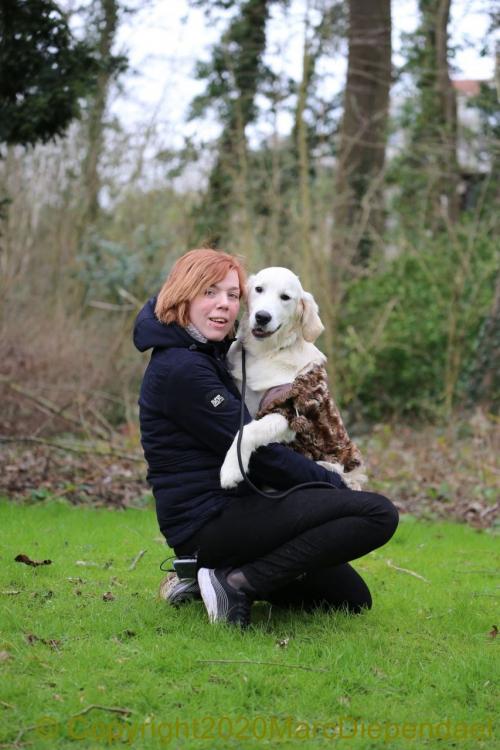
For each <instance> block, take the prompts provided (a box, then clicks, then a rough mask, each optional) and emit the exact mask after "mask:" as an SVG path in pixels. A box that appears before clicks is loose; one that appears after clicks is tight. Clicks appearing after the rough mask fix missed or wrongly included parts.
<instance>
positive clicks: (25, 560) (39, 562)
mask: <svg viewBox="0 0 500 750" xmlns="http://www.w3.org/2000/svg"><path fill="white" fill-rule="evenodd" d="M14 560H15V561H16V562H18V563H24V564H25V565H32V566H33V567H34V568H37V567H38V566H39V565H52V560H31V558H29V557H28V555H16V557H15V558H14Z"/></svg>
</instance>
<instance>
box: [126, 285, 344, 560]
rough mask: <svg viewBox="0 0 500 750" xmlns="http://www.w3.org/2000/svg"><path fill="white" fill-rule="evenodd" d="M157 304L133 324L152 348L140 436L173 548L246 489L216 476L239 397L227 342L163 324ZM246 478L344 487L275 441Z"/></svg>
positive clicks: (143, 344) (138, 338)
mask: <svg viewBox="0 0 500 750" xmlns="http://www.w3.org/2000/svg"><path fill="white" fill-rule="evenodd" d="M155 302H156V300H155V299H151V300H150V301H149V302H147V303H146V305H145V306H144V307H143V309H142V310H141V312H140V313H139V315H138V316H137V319H136V322H135V328H134V343H135V345H136V347H137V348H138V349H139V350H140V351H141V352H143V351H146V350H147V349H152V350H153V352H152V355H151V359H150V362H149V364H148V366H147V369H146V372H145V374H144V379H143V381H142V386H141V393H140V398H139V407H140V423H141V440H142V446H143V448H144V455H145V457H146V461H147V463H148V481H149V483H150V484H151V486H152V488H153V494H154V497H155V500H156V512H157V516H158V522H159V525H160V529H161V531H162V533H163V534H164V535H165V537H166V539H167V541H168V543H169V545H170V546H171V547H175V545H178V544H181V543H182V542H184V541H186V540H187V539H189V537H190V536H191V535H192V534H194V533H195V532H196V531H198V529H200V528H201V527H202V526H203V525H204V524H205V523H206V522H207V521H208V520H209V519H210V518H212V517H213V516H215V515H217V514H218V513H219V512H220V511H221V509H222V508H223V507H224V506H225V505H226V503H228V502H231V498H232V497H234V496H235V495H236V494H240V493H241V492H245V491H246V490H245V485H243V484H242V485H240V486H239V488H238V490H237V491H231V490H223V489H221V486H220V480H219V472H220V467H221V465H222V462H223V460H224V456H225V454H226V452H227V450H228V448H229V446H230V445H231V443H232V441H233V439H234V436H235V434H236V433H237V431H238V429H239V419H240V406H241V399H240V394H239V391H238V389H237V388H236V386H235V384H234V382H233V380H232V378H231V375H230V374H229V372H228V369H227V366H226V351H227V349H228V347H229V343H230V342H229V341H224V342H220V343H218V342H217V343H212V342H209V343H207V344H201V343H199V342H198V341H195V339H193V338H192V337H191V336H190V335H189V333H188V332H187V331H186V330H185V329H184V328H182V327H180V326H178V325H177V324H175V323H173V324H170V325H164V324H163V323H160V322H159V321H158V319H157V318H156V316H155V314H154V307H155ZM250 420H251V417H250V415H249V414H248V412H247V413H246V415H245V422H249V421H250ZM249 476H250V478H251V479H252V481H253V482H254V483H255V484H256V485H257V486H261V485H264V484H266V485H271V486H272V487H275V488H276V489H279V490H284V489H289V488H290V487H293V486H294V485H296V484H300V483H301V482H313V481H323V482H329V483H330V484H332V485H333V486H334V487H343V486H344V485H343V483H342V480H341V479H340V477H339V476H338V475H337V474H334V473H332V472H329V471H327V470H326V469H323V468H322V467H321V466H318V465H317V464H315V463H314V462H313V461H310V460H309V459H307V458H304V457H303V456H300V455H299V454H298V453H294V452H293V451H292V450H290V449H289V448H287V447H286V446H284V445H278V444H273V445H270V446H267V447H264V448H259V450H258V451H256V452H255V453H254V455H253V456H252V458H251V461H250V470H249ZM270 502H272V500H270Z"/></svg>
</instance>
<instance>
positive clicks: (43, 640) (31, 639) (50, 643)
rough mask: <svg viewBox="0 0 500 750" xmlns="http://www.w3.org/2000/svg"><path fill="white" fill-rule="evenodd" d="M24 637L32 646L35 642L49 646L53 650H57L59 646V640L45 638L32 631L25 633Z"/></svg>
mask: <svg viewBox="0 0 500 750" xmlns="http://www.w3.org/2000/svg"><path fill="white" fill-rule="evenodd" d="M25 638H26V640H27V642H28V643H29V645H30V646H33V645H34V644H35V643H43V645H44V646H50V648H52V649H54V651H59V646H60V645H61V641H58V640H57V639H56V638H49V639H48V640H47V639H46V638H40V636H38V635H35V634H34V633H27V634H26V636H25Z"/></svg>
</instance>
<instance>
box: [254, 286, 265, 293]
mask: <svg viewBox="0 0 500 750" xmlns="http://www.w3.org/2000/svg"><path fill="white" fill-rule="evenodd" d="M255 291H256V292H257V294H260V293H261V292H262V291H263V289H262V287H261V286H256V287H255Z"/></svg>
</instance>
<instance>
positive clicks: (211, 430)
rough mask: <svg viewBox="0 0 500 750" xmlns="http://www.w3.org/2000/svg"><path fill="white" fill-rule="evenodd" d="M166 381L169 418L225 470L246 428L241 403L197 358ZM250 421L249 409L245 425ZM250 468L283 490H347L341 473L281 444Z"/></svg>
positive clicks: (261, 452) (259, 479)
mask: <svg viewBox="0 0 500 750" xmlns="http://www.w3.org/2000/svg"><path fill="white" fill-rule="evenodd" d="M162 381H163V383H162V388H163V391H164V392H163V408H164V410H165V413H166V415H168V417H169V418H170V419H173V420H174V422H175V423H176V424H177V425H178V426H179V427H181V428H182V429H183V430H185V431H186V432H188V433H189V434H191V435H192V436H193V437H195V438H196V439H197V440H198V441H199V442H200V443H202V444H203V445H204V446H205V447H206V448H207V449H209V450H210V451H212V452H214V453H216V454H217V456H218V457H219V458H220V463H221V465H222V462H223V460H224V457H225V455H226V453H227V451H228V449H229V448H230V446H231V444H232V442H233V439H234V436H235V435H236V433H237V432H238V430H239V427H240V408H241V401H240V399H239V398H238V397H237V396H236V395H235V394H234V393H233V392H232V391H231V390H230V389H229V387H228V386H227V385H226V384H224V382H223V381H222V380H221V377H220V376H219V374H218V372H217V369H216V366H215V364H212V363H211V362H210V360H209V359H208V358H207V357H206V356H204V355H200V354H197V353H195V352H189V353H187V352H186V354H185V355H184V356H182V355H181V356H180V357H179V359H178V360H177V361H176V362H175V363H169V365H168V369H167V370H166V371H165V375H164V377H163V378H162ZM250 421H251V416H250V414H249V413H248V411H247V410H246V409H245V424H247V423H248V422H250ZM249 468H250V472H249V475H250V478H251V479H252V481H253V482H254V483H255V484H257V485H259V484H260V485H264V484H265V485H271V486H272V487H275V488H276V489H279V490H282V489H289V488H290V487H293V486H295V485H297V484H301V483H302V482H318V481H320V482H328V483H329V484H331V485H333V486H334V487H338V488H343V487H345V485H344V483H343V481H342V479H341V478H340V476H339V475H338V474H336V473H335V472H331V471H327V470H326V469H324V468H323V467H321V466H318V465H317V464H316V463H315V462H314V461H311V460H310V459H308V458H305V457H304V456H301V455H300V454H298V453H295V452H294V451H293V450H291V449H290V448H287V447H286V446H283V445H278V444H275V443H273V444H272V445H269V446H266V447H262V448H259V449H258V450H257V451H256V452H255V453H253V455H252V458H251V460H250V466H249Z"/></svg>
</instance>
